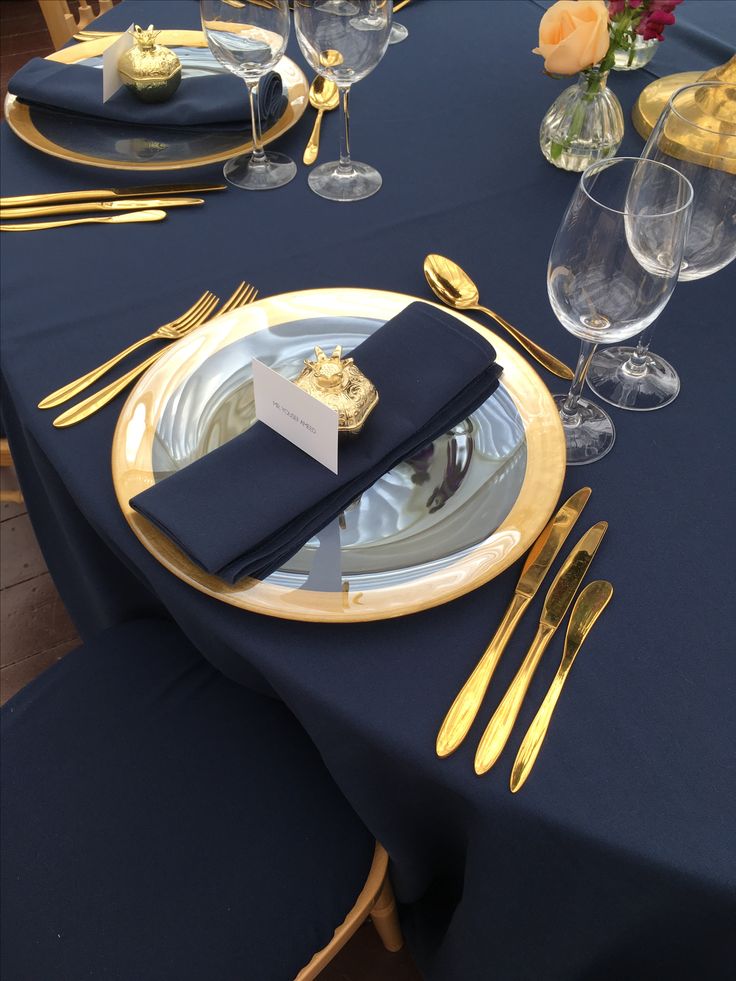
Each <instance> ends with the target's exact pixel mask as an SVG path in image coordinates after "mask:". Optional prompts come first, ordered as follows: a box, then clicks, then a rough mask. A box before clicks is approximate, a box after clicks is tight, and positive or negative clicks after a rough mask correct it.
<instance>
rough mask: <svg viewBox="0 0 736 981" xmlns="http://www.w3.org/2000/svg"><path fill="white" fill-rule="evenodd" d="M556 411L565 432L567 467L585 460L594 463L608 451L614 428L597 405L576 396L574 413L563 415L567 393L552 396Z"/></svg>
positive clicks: (614, 438)
mask: <svg viewBox="0 0 736 981" xmlns="http://www.w3.org/2000/svg"><path fill="white" fill-rule="evenodd" d="M552 398H553V400H554V403H555V405H556V406H557V408H558V410H559V412H560V419H561V420H562V427H563V429H564V431H565V445H566V446H567V465H568V467H580V466H582V465H583V464H585V463H595V462H596V461H597V460H602V459H603V457H604V456H605V455H606V453H610V451H611V449H612V448H613V444H614V442H615V441H616V430H615V429H614V427H613V422H612V421H611V417H610V416H609V415H608V413H607V412H604V411H603V409H601V407H600V406H598V405H596V404H595V403H594V402H588V400H587V399H578V404H577V409H578V411H577V413H576V414H575V415H574V416H567V415H565V414H564V413H563V412H562V405H563V403H564V402H565V401H566V399H567V395H553V396H552Z"/></svg>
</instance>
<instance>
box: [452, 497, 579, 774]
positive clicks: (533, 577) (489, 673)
mask: <svg viewBox="0 0 736 981" xmlns="http://www.w3.org/2000/svg"><path fill="white" fill-rule="evenodd" d="M590 494H591V491H590V487H583V488H581V489H580V490H579V491H577V492H576V493H575V494H573V495H572V497H570V498H568V500H567V501H565V503H564V504H563V505H562V507H561V508H560V510H559V511H558V512H557V514H556V515H555V516H554V518H553V519H552V520H551V521H550V522H549V523H548V524H547V526H546V527H545V529H544V531H543V532H542V534H541V535H540V536H539V538H538V539H537V540H536V542H535V543H534V545H533V546H532V549H531V551H530V552H529V554H528V555H527V557H526V562H525V563H524V568H523V569H522V570H521V576H520V578H519V582H518V583H517V585H516V589H515V590H514V596H513V599H512V600H511V603H510V604H509V607H508V609H507V610H506V612H505V613H504V616H503V620H501V623H500V624H499V626H498V630H496V633H495V634H494V637H493V640H492V641H491V642H490V644H489V645H488V647H487V648H486V650H485V653H484V654H483V657H482V658H481V659H480V661H478V664H477V665H476V667H475V668H474V670H473V673H472V674H471V675H470V677H469V678H468V680H467V681H466V682H465V684H464V685H463V687H462V688H461V689H460V691H459V693H458V694H457V696H456V698H455V701H454V702H453V703H452V705H451V706H450V709H449V711H448V713H447V715H446V716H445V720H444V722H443V723H442V726H441V728H440V731H439V733H438V735H437V744H436V746H435V750H436V752H437V755H438V756H440V757H445V756H449V755H450V753H454V752H455V750H456V749H457V748H458V746H459V745H460V744H461V743H462V741H463V739H465V737H466V736H467V734H468V731H469V729H470V727H471V726H472V724H473V722H474V721H475V718H476V716H477V714H478V709H479V708H480V706H481V702H482V701H483V698H484V697H485V693H486V691H487V690H488V685H489V684H490V681H491V678H492V677H493V672H494V671H495V670H496V665H497V664H498V662H499V660H500V659H501V655H502V654H503V652H504V650H505V648H506V644H507V643H508V641H509V638H510V637H511V634H512V633H513V632H514V629H515V628H516V625H517V623H518V622H519V620H520V619H521V615H522V614H523V612H524V610H526V608H527V606H529V604H530V603H531V601H532V600H533V599H534V596H535V595H536V593H537V590H538V589H539V587H540V586H541V585H542V582H543V581H544V577H545V576H546V575H547V573H548V572H549V568H550V566H551V565H552V563H553V562H554V560H555V558H556V556H557V553H558V552H559V551H560V549H561V548H562V546H563V544H564V542H565V540H566V538H567V536H568V535H569V534H570V532H571V531H572V528H573V526H574V525H575V522H576V521H577V520H578V518H579V517H580V514H581V512H582V510H583V508H584V507H585V505H586V504H587V503H588V498H589V497H590Z"/></svg>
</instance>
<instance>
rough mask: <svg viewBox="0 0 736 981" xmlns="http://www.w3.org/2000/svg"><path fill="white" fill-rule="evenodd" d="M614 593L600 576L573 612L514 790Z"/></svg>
mask: <svg viewBox="0 0 736 981" xmlns="http://www.w3.org/2000/svg"><path fill="white" fill-rule="evenodd" d="M612 596H613V586H612V585H611V584H610V582H605V581H604V580H602V579H598V580H596V582H592V583H590V584H589V585H588V586H586V587H585V589H584V590H583V591H582V593H581V594H580V596H579V597H578V600H577V603H576V604H575V606H574V607H573V611H572V614H571V616H570V622H569V623H568V625H567V634H566V635H565V649H564V652H563V655H562V661H560V666H559V668H558V669H557V674H556V675H555V676H554V678H553V679H552V684H551V685H550V686H549V691H548V692H547V694H546V695H545V697H544V701H543V702H542V704H541V706H540V708H539V711H538V712H537V714H536V715H535V716H534V721H533V722H532V724H531V725H530V726H529V728H528V729H527V733H526V735H525V736H524V739H523V741H522V743H521V746H520V747H519V752H518V753H517V754H516V759H515V760H514V766H513V768H512V770H511V783H510V787H511V792H512V793H513V794H515V793H516V791H517V790H519V789H520V788H521V787H522V786H523V785H524V781H525V780H526V778H527V777H528V776H529V774H530V773H531V770H532V767H533V766H534V762H535V760H536V758H537V755H538V754H539V750H540V749H541V748H542V743H543V742H544V737H545V736H546V735H547V729H548V728H549V724H550V722H551V720H552V713H553V712H554V710H555V706H556V705H557V699H558V698H559V697H560V694H561V692H562V686H563V685H564V684H565V681H566V679H567V676H568V674H569V673H570V668H571V667H572V664H573V661H574V660H575V658H576V656H577V653H578V651H579V650H580V648H581V647H582V646H583V641H584V640H585V638H586V637H587V636H588V634H589V633H590V631H591V630H592V629H593V624H594V623H595V622H596V620H597V619H598V617H599V616H600V615H601V613H603V611H604V610H605V608H606V606H608V603H609V601H610V599H611V597H612Z"/></svg>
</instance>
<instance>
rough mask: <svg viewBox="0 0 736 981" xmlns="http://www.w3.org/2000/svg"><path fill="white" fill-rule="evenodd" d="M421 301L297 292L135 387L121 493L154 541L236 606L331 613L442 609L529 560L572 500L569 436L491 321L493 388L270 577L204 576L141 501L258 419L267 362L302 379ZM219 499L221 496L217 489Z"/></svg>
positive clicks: (119, 453) (117, 463)
mask: <svg viewBox="0 0 736 981" xmlns="http://www.w3.org/2000/svg"><path fill="white" fill-rule="evenodd" d="M410 302H412V298H411V297H405V296H402V295H400V294H388V293H377V292H374V291H371V290H315V291H309V292H307V293H297V294H287V295H286V296H283V297H274V298H271V299H268V300H263V301H260V302H258V303H256V304H253V305H252V306H251V307H247V308H244V309H243V310H239V311H233V313H231V314H227V315H226V316H225V317H222V318H219V320H217V321H213V322H212V323H211V324H210V325H207V326H205V327H204V328H201V329H200V330H198V331H196V332H195V333H194V334H193V335H191V336H190V337H187V338H184V339H183V340H182V341H180V342H178V343H177V344H176V345H174V346H172V349H171V350H170V351H169V352H167V354H166V355H165V356H164V358H162V359H161V361H159V362H158V364H157V365H155V366H154V367H153V368H152V369H151V370H150V371H149V372H148V374H147V375H146V376H145V377H144V378H143V379H142V380H141V382H140V383H139V384H138V386H137V387H136V389H134V391H133V393H132V394H131V396H130V398H129V400H128V402H127V404H126V406H125V408H124V409H123V412H122V414H121V417H120V422H119V424H118V429H117V431H116V436H115V443H114V452H113V478H114V481H115V485H116V490H117V493H118V498H119V500H120V503H121V506H122V507H123V510H124V512H125V514H126V517H127V518H128V520H129V522H130V523H131V525H132V527H133V529H134V530H135V531H136V534H138V535H139V537H141V540H142V541H143V542H144V544H145V545H146V547H148V548H149V549H150V550H151V551H152V552H153V554H155V555H157V557H158V558H159V559H161V560H162V561H164V563H165V564H167V565H168V566H169V568H172V571H174V572H176V573H177V574H180V575H182V578H186V579H187V581H190V582H192V584H193V585H197V586H198V588H202V587H203V586H204V587H205V591H207V592H210V593H211V594H213V595H218V596H219V597H220V598H222V599H224V600H225V601H226V602H232V603H234V604H235V605H239V606H244V607H246V608H249V609H259V610H260V611H261V612H267V613H271V614H272V615H276V616H297V615H298V618H300V619H327V620H332V619H346V620H351V619H357V620H361V619H375V618H379V617H382V616H397V615H399V614H401V613H406V612H412V611H413V610H416V609H423V608H425V607H428V606H433V605H436V604H438V603H442V602H445V601H446V600H448V599H450V598H452V597H453V596H456V595H460V594H462V593H463V592H467V591H468V589H471V588H475V587H476V586H477V585H480V583H481V582H485V581H487V580H488V579H489V578H492V576H493V575H496V574H497V573H498V572H500V571H501V569H502V568H506V567H507V566H508V564H510V562H512V561H513V560H514V558H516V557H518V555H520V554H521V552H522V551H524V549H525V548H526V547H528V545H530V544H531V542H532V541H533V540H534V538H535V537H536V535H537V534H538V533H539V532H540V531H541V529H542V527H543V526H544V524H545V522H546V521H547V519H548V517H549V515H550V514H551V512H552V510H553V509H554V507H555V504H556V502H557V498H558V496H559V491H560V487H561V483H562V477H563V474H564V465H565V455H564V441H563V440H562V435H561V427H560V425H559V420H558V418H557V414H556V412H555V411H554V408H553V407H552V403H551V399H550V397H549V394H548V393H547V389H546V388H545V386H544V385H543V383H542V382H541V380H540V379H539V377H538V376H537V375H536V373H535V372H534V371H533V369H532V368H531V367H530V366H529V365H528V364H527V362H526V361H525V360H524V359H523V358H522V357H521V356H520V355H518V354H516V353H515V352H514V351H513V350H512V349H511V348H510V347H508V346H507V345H506V344H505V343H504V342H503V341H502V340H500V339H498V338H495V337H493V336H489V332H483V331H482V330H480V328H476V329H478V330H479V331H480V332H481V333H482V334H484V336H489V340H491V342H492V343H493V344H494V347H496V350H497V353H498V360H499V361H500V363H501V364H502V365H503V366H504V373H503V375H502V384H501V385H500V386H499V388H498V389H497V391H496V392H495V393H494V395H493V396H492V397H491V398H489V399H488V400H487V401H486V402H485V404H484V405H482V406H481V407H480V408H479V409H478V410H477V411H476V412H474V413H473V414H472V415H471V416H470V417H469V418H468V419H466V420H464V421H462V422H461V423H460V424H459V425H457V426H455V427H454V429H452V430H451V431H450V432H448V433H446V434H445V435H444V436H442V437H441V438H440V439H438V440H435V442H434V443H433V444H430V445H429V446H427V447H426V448H425V449H423V450H422V451H420V452H419V453H418V454H416V455H415V456H414V457H413V458H411V459H408V460H405V461H403V462H402V463H401V464H399V466H397V467H395V468H394V469H393V470H392V471H390V472H389V473H387V474H385V475H384V476H383V477H381V478H380V479H379V480H378V481H376V483H375V484H374V485H373V486H372V487H371V488H369V490H367V491H366V492H365V493H363V494H362V495H361V496H360V498H359V499H358V500H357V501H355V502H353V503H352V504H351V505H350V507H348V508H347V509H346V510H345V512H344V513H343V515H342V516H341V518H340V520H339V521H337V522H334V523H333V525H332V526H329V527H328V528H326V529H324V530H323V531H322V532H321V533H320V534H319V535H318V536H316V537H315V538H314V539H312V540H311V541H310V542H308V543H307V544H306V545H305V546H304V547H303V548H302V549H301V550H300V551H299V552H298V553H297V554H296V555H294V556H293V557H292V558H291V559H290V560H289V561H288V562H287V563H286V564H285V565H284V566H283V567H282V568H281V569H279V570H278V571H277V572H275V573H274V574H273V575H271V576H269V578H268V579H267V580H265V581H264V582H255V581H254V580H246V581H244V582H243V583H239V584H237V585H236V586H235V587H232V586H229V585H227V584H226V583H223V582H221V581H220V580H218V579H216V578H214V577H211V576H207V575H206V574H204V573H203V572H202V571H201V570H196V567H195V566H194V565H193V564H192V563H191V562H190V561H189V560H187V559H186V558H185V557H184V556H183V555H182V554H181V553H179V552H178V550H177V549H176V548H175V546H174V545H173V544H172V543H171V542H170V541H168V539H166V538H165V536H164V535H162V533H161V532H159V531H158V530H157V529H155V528H153V526H152V525H150V524H149V523H148V522H146V521H145V519H143V518H141V516H140V515H137V514H136V513H135V512H133V511H132V509H131V508H130V507H129V505H128V503H127V502H128V501H129V500H130V498H131V497H132V496H134V494H135V493H137V492H138V490H143V489H144V487H145V486H149V485H150V484H151V483H152V482H157V481H160V480H165V479H166V477H167V476H168V475H170V474H171V473H173V472H175V471H177V470H180V469H182V468H184V467H186V466H187V465H188V464H190V463H192V462H194V461H195V460H197V459H199V458H200V457H202V456H204V455H205V454H207V453H208V452H210V451H211V450H213V449H215V448H216V447H218V446H220V445H222V444H223V443H224V442H226V441H227V440H229V439H232V438H233V437H235V436H237V435H238V434H239V433H241V432H243V431H244V430H245V429H247V428H248V427H249V426H250V425H252V423H253V422H254V420H255V409H254V401H253V386H252V371H251V362H252V358H253V357H257V358H259V359H260V360H261V361H263V362H264V363H265V364H267V365H269V366H270V367H272V368H274V369H275V370H277V371H279V372H280V373H282V374H284V375H285V376H287V377H290V378H295V377H296V376H297V375H298V374H299V372H300V370H301V368H302V366H303V362H304V359H305V358H306V357H309V356H311V355H313V351H314V346H315V344H319V345H320V346H321V347H325V348H330V349H331V347H332V346H335V345H336V344H342V345H343V347H344V349H345V350H346V351H349V350H350V349H352V348H353V347H355V346H356V345H357V344H359V343H360V341H361V340H363V339H364V338H365V337H367V336H368V335H369V334H370V333H372V332H373V331H374V330H376V329H377V328H378V327H379V326H380V325H381V324H383V323H385V321H386V320H387V319H389V317H390V316H393V315H394V314H395V313H397V312H398V311H399V310H400V309H402V308H403V306H405V305H407V304H408V303H410ZM458 316H459V315H458ZM460 319H463V320H465V318H463V317H460ZM466 322H469V321H466ZM469 323H472V321H470V322H469ZM347 438H355V439H359V438H360V436H359V435H358V436H356V437H347ZM295 452H298V451H295ZM253 466H254V467H257V466H258V461H257V460H254V461H253ZM212 492H213V496H216V488H213V490H212ZM172 563H173V564H172Z"/></svg>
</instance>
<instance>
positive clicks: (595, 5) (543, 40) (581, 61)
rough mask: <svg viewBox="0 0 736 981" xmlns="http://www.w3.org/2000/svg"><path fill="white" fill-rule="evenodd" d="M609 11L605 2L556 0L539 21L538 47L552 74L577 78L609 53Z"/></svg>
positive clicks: (546, 67)
mask: <svg viewBox="0 0 736 981" xmlns="http://www.w3.org/2000/svg"><path fill="white" fill-rule="evenodd" d="M608 43H609V38H608V9H607V8H606V5H605V3H603V0H557V3H555V4H553V5H552V6H551V7H550V8H549V10H546V11H545V12H544V15H543V17H542V19H541V21H540V22H539V47H538V48H534V54H538V55H541V56H542V57H543V58H544V67H545V70H546V71H548V72H549V73H550V74H551V75H576V74H577V73H578V72H581V71H583V69H585V68H590V67H591V65H596V64H597V63H598V62H599V61H600V60H601V59H602V58H604V57H605V55H606V52H607V51H608Z"/></svg>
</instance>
